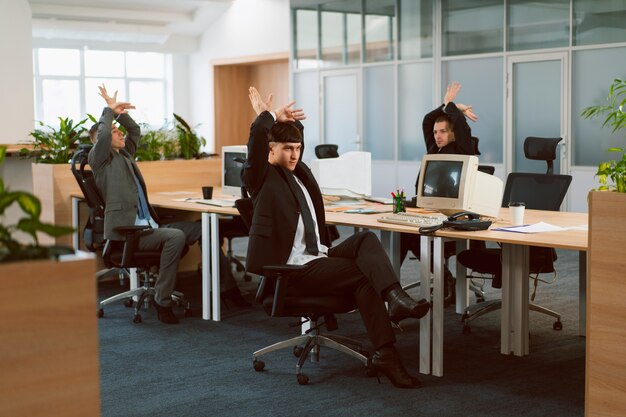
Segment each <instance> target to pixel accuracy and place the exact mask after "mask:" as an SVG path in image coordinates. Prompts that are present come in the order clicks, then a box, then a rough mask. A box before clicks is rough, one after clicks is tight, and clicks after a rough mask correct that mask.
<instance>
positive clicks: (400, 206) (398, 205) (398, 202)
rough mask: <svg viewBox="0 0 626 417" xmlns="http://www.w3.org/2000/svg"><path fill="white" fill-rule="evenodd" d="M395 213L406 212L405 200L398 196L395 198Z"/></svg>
mask: <svg viewBox="0 0 626 417" xmlns="http://www.w3.org/2000/svg"><path fill="white" fill-rule="evenodd" d="M393 212H394V213H404V212H406V202H405V201H404V198H402V197H400V196H396V197H394V198H393Z"/></svg>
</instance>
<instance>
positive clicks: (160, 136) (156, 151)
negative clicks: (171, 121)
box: [135, 124, 176, 161]
mask: <svg viewBox="0 0 626 417" xmlns="http://www.w3.org/2000/svg"><path fill="white" fill-rule="evenodd" d="M147 127H148V125H147V124H144V125H142V131H144V129H145V130H146V133H144V134H143V135H142V137H141V141H140V142H139V148H138V149H137V152H136V153H135V159H137V160H138V161H159V160H161V159H173V158H175V157H176V141H175V138H174V137H173V136H172V131H171V130H170V129H168V128H167V127H165V126H164V127H162V128H160V129H157V130H147Z"/></svg>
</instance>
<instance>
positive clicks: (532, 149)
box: [524, 136, 563, 174]
mask: <svg viewBox="0 0 626 417" xmlns="http://www.w3.org/2000/svg"><path fill="white" fill-rule="evenodd" d="M562 140H563V138H539V137H534V136H529V137H527V138H526V140H524V155H525V156H526V158H528V159H533V160H537V161H546V163H547V164H548V169H547V171H546V174H552V173H553V172H554V160H555V159H556V148H557V146H558V144H559V142H560V141H562Z"/></svg>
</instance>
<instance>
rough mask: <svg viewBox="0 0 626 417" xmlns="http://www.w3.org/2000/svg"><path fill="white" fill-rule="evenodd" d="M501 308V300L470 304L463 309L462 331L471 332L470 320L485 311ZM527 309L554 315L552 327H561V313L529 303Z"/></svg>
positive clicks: (483, 313)
mask: <svg viewBox="0 0 626 417" xmlns="http://www.w3.org/2000/svg"><path fill="white" fill-rule="evenodd" d="M501 308H502V301H501V300H494V301H488V302H486V303H481V304H480V305H478V306H471V307H467V308H466V309H465V313H463V316H462V317H461V321H462V322H463V333H471V328H470V326H469V323H470V322H471V321H472V320H475V319H477V318H479V317H481V316H484V315H485V314H487V313H490V312H492V311H496V310H499V309H501ZM528 309H529V310H530V311H536V312H538V313H542V314H545V315H547V316H551V317H554V318H555V319H556V321H555V322H554V323H553V324H552V328H553V329H554V330H561V329H563V323H562V322H561V315H560V314H559V313H557V312H556V311H554V310H550V309H549V308H546V307H543V306H540V305H537V304H533V303H529V304H528Z"/></svg>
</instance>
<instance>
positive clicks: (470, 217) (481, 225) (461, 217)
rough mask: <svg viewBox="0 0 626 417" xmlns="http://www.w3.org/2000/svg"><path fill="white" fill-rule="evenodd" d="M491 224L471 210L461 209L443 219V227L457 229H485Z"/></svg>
mask: <svg viewBox="0 0 626 417" xmlns="http://www.w3.org/2000/svg"><path fill="white" fill-rule="evenodd" d="M489 226H491V221H490V220H481V219H480V215H479V214H477V213H473V212H471V211H462V212H460V213H456V214H453V215H452V216H450V217H448V220H444V222H443V227H452V228H454V229H458V230H486V229H488V228H489Z"/></svg>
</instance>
